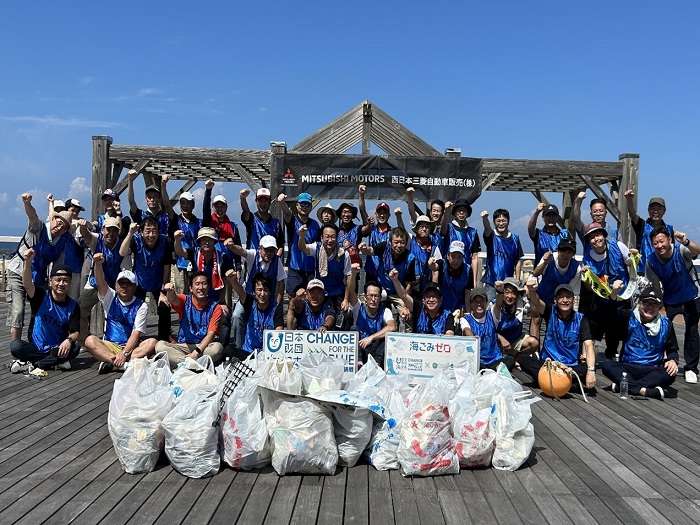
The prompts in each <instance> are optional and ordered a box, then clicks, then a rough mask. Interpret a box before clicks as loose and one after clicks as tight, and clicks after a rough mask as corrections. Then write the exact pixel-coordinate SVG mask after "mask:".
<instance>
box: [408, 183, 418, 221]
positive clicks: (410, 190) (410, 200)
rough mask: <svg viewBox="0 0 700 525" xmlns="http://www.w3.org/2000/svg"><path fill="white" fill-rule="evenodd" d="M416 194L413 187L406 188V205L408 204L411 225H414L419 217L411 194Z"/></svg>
mask: <svg viewBox="0 0 700 525" xmlns="http://www.w3.org/2000/svg"><path fill="white" fill-rule="evenodd" d="M415 192H416V189H415V188H414V187H413V186H409V187H408V188H406V204H408V215H409V216H410V217H411V223H412V224H415V223H416V219H417V218H418V216H419V215H420V213H419V211H420V210H418V209H417V208H416V203H415V201H414V200H413V194H414V193H415Z"/></svg>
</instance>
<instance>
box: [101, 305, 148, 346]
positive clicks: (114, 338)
mask: <svg viewBox="0 0 700 525" xmlns="http://www.w3.org/2000/svg"><path fill="white" fill-rule="evenodd" d="M142 304H143V300H141V299H139V298H138V297H134V300H133V301H132V302H131V304H128V305H125V304H122V302H121V301H120V300H119V298H118V297H116V296H115V297H114V300H113V301H112V304H110V305H109V313H108V314H107V318H106V319H105V336H104V339H105V341H111V342H112V343H116V344H118V345H125V344H126V342H127V341H128V340H129V337H131V334H132V332H133V331H134V323H135V322H136V313H137V312H138V311H139V308H141V305H142Z"/></svg>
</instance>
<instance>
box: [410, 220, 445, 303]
mask: <svg viewBox="0 0 700 525" xmlns="http://www.w3.org/2000/svg"><path fill="white" fill-rule="evenodd" d="M414 222H415V225H414V226H413V233H414V234H415V235H413V237H411V246H410V248H409V251H410V252H411V253H412V254H413V257H415V259H416V274H417V275H418V276H419V281H418V283H417V284H418V287H417V290H416V292H417V294H421V293H422V292H423V289H424V288H425V285H426V284H428V282H429V281H437V275H434V272H433V271H432V270H431V269H430V268H429V267H428V261H429V260H430V259H434V260H436V261H437V260H440V259H442V252H441V246H442V237H441V236H440V234H439V233H437V232H435V225H434V223H433V222H432V221H431V220H430V218H429V217H428V216H427V215H419V216H418V217H416V219H415V221H414Z"/></svg>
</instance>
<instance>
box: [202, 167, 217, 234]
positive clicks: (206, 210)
mask: <svg viewBox="0 0 700 525" xmlns="http://www.w3.org/2000/svg"><path fill="white" fill-rule="evenodd" d="M212 189H214V181H213V180H211V179H209V180H207V182H205V183H204V198H203V199H202V226H203V227H207V228H209V227H211V191H212Z"/></svg>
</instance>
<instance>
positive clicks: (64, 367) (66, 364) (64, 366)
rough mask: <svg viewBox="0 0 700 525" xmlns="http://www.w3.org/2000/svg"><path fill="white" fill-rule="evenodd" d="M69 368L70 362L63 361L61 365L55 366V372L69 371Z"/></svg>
mask: <svg viewBox="0 0 700 525" xmlns="http://www.w3.org/2000/svg"><path fill="white" fill-rule="evenodd" d="M71 368H73V367H72V366H70V360H66V361H63V363H59V364H57V365H56V370H63V371H64V372H65V371H66V370H70V369H71Z"/></svg>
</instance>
